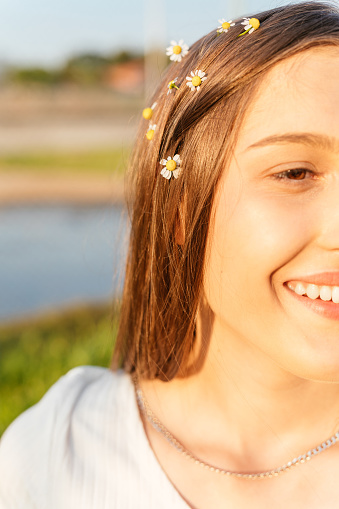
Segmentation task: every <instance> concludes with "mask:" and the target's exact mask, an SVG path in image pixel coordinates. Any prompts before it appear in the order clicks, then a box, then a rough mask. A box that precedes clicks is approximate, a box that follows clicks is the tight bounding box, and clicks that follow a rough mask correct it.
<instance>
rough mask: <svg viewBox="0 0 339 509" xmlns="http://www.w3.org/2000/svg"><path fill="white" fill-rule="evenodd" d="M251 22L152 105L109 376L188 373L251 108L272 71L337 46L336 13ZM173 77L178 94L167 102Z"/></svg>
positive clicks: (304, 11) (197, 56)
mask: <svg viewBox="0 0 339 509" xmlns="http://www.w3.org/2000/svg"><path fill="white" fill-rule="evenodd" d="M252 17H255V18H258V19H259V20H260V23H261V25H260V28H259V29H258V30H256V31H255V32H254V33H252V34H246V35H245V36H242V37H238V36H239V34H240V33H241V32H242V31H243V26H242V25H240V24H238V23H237V25H236V26H235V27H232V28H231V29H230V30H229V31H228V33H223V34H221V35H220V36H217V33H216V31H213V32H211V33H210V34H208V35H206V36H205V37H203V38H202V39H200V40H199V41H198V42H196V43H195V44H194V45H193V46H192V47H191V48H190V50H189V53H188V55H187V56H186V57H185V58H184V59H183V60H182V61H181V63H175V64H172V65H170V66H169V68H168V70H167V71H166V73H165V76H164V78H163V80H162V82H161V84H160V86H159V88H158V90H157V91H156V93H155V95H154V97H153V100H154V101H157V106H156V109H155V110H154V117H153V118H152V123H153V121H154V123H155V124H156V125H157V127H156V130H155V134H154V138H153V140H152V141H149V140H147V139H146V137H145V132H146V130H147V122H146V121H145V120H143V121H142V122H141V126H140V132H139V137H138V142H137V144H136V147H135V150H134V153H133V157H132V159H131V164H130V183H129V185H130V188H129V189H131V190H132V192H131V196H132V209H131V234H130V244H129V252H128V258H127V265H126V277H125V285H124V291H123V298H122V308H121V319H120V327H119V331H118V337H117V343H116V347H115V351H114V355H113V361H112V368H113V369H116V368H118V367H123V368H124V369H125V370H126V371H128V372H137V374H138V375H139V376H141V377H144V378H156V377H158V378H160V379H162V380H170V379H172V378H173V377H175V376H185V375H186V374H187V370H186V369H187V364H188V359H189V356H190V353H191V352H192V349H193V345H194V341H195V322H196V316H197V312H198V306H199V302H200V298H201V294H202V282H203V273H204V264H205V258H206V240H207V235H208V229H209V224H210V219H211V218H210V216H211V205H212V203H213V198H214V195H215V191H216V187H217V184H218V181H219V178H220V175H221V173H222V172H223V171H224V170H225V168H227V162H228V161H229V160H230V157H231V155H232V150H233V148H234V144H235V141H236V136H237V133H238V132H239V128H240V126H241V123H242V121H243V118H244V115H245V113H246V109H247V108H248V105H249V103H250V101H251V100H252V99H253V95H254V92H255V91H256V90H257V89H258V85H259V84H261V83H262V81H263V79H264V78H265V76H266V74H267V72H268V71H269V70H270V69H271V68H272V67H273V66H274V65H275V64H277V63H278V62H281V61H282V60H284V59H286V58H288V57H291V56H292V55H295V54H297V53H300V52H302V51H305V50H308V49H310V48H315V47H319V46H339V11H338V8H336V7H335V6H334V5H331V4H328V3H321V2H303V3H299V4H295V5H288V6H283V7H278V8H276V9H272V10H269V11H266V12H262V13H260V14H254V15H253V16H252ZM196 69H200V70H202V71H204V72H206V77H207V80H206V81H204V82H203V84H202V86H201V89H200V91H199V92H196V91H194V92H192V91H191V90H190V89H189V87H187V86H186V76H189V75H190V73H191V71H195V70H196ZM176 77H178V80H177V82H176V85H178V87H179V89H178V90H176V89H173V90H172V92H171V93H169V94H167V90H168V88H167V85H168V82H169V81H171V80H173V79H174V78H176ZM176 153H179V154H180V157H181V160H182V173H181V175H180V177H179V178H178V179H177V180H175V179H171V180H170V181H167V180H166V179H164V178H163V177H162V176H161V175H160V170H161V165H160V164H159V161H160V160H161V159H163V158H167V156H171V157H173V156H174V155H175V154H176ZM178 224H179V225H181V226H182V227H183V228H184V236H183V237H184V240H183V242H178V234H177V231H178Z"/></svg>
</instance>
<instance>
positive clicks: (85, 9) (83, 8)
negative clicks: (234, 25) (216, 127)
mask: <svg viewBox="0 0 339 509" xmlns="http://www.w3.org/2000/svg"><path fill="white" fill-rule="evenodd" d="M282 3H285V2H284V1H282V0H281V1H279V0H54V1H51V0H0V61H5V62H11V63H16V64H21V65H23V64H24V65H40V64H42V65H47V66H51V67H53V66H57V65H59V64H60V63H62V62H63V61H64V60H65V59H66V58H67V57H69V56H71V55H74V54H78V53H81V52H83V51H98V52H103V53H109V52H112V51H115V50H118V49H122V48H139V49H143V48H144V47H145V44H146V46H148V47H149V46H155V45H157V46H160V47H161V46H162V47H164V46H166V45H167V43H168V42H169V41H170V40H171V39H179V38H183V39H185V42H187V43H188V44H191V43H192V42H194V41H195V40H196V39H198V38H199V37H201V36H202V35H204V34H205V33H207V32H209V31H210V30H212V29H213V28H214V27H216V26H217V23H218V19H219V18H221V17H225V18H232V17H235V16H237V15H241V14H243V13H247V14H254V13H256V12H259V11H261V10H264V9H267V8H271V7H274V6H276V5H279V4H282Z"/></svg>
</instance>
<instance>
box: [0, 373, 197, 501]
mask: <svg viewBox="0 0 339 509" xmlns="http://www.w3.org/2000/svg"><path fill="white" fill-rule="evenodd" d="M177 508H178V509H188V505H187V504H186V502H185V501H184V499H183V498H182V497H181V496H180V495H179V493H178V492H177V491H176V489H175V488H174V487H173V485H172V484H171V482H170V481H169V479H168V478H167V477H166V474H165V473H164V471H163V470H162V468H161V467H160V465H159V463H158V462H157V460H156V458H155V455H154V453H153V451H152V449H151V447H150V445H149V442H148V439H147V437H146V434H145V431H144V427H143V423H142V421H141V419H140V415H139V410H138V406H137V402H136V398H135V393H134V386H133V382H132V380H131V378H130V376H129V375H127V374H126V373H124V372H122V371H119V372H117V373H113V372H111V371H110V370H108V369H105V368H99V367H91V366H84V367H79V368H75V369H73V370H71V371H70V372H69V373H68V374H67V375H65V376H63V377H62V378H61V379H60V380H59V381H58V382H57V383H56V384H55V385H53V387H52V388H51V389H50V390H49V391H48V392H47V394H46V395H45V396H44V397H43V398H42V400H41V401H40V402H39V403H38V404H37V405H35V406H34V407H32V408H30V409H29V410H27V411H26V412H24V413H23V414H22V415H21V416H20V417H18V419H16V420H15V421H14V423H13V424H12V425H11V426H10V427H9V428H8V429H7V430H6V432H5V433H4V435H3V438H2V440H1V442H0V509H177Z"/></svg>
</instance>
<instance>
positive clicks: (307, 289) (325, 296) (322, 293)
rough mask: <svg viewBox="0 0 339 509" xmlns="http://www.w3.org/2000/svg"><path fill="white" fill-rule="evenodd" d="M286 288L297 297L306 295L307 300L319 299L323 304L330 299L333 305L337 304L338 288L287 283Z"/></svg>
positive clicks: (338, 298)
mask: <svg viewBox="0 0 339 509" xmlns="http://www.w3.org/2000/svg"><path fill="white" fill-rule="evenodd" d="M287 286H288V287H289V288H290V289H291V290H293V291H294V292H295V293H296V294H298V295H305V294H306V295H307V297H308V298H309V299H312V300H315V299H317V298H318V297H320V299H321V300H323V301H325V302H328V301H330V300H331V299H332V301H333V302H334V303H335V304H339V286H318V285H314V284H308V285H305V284H304V283H301V282H298V283H287Z"/></svg>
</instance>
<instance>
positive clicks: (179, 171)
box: [173, 169, 181, 179]
mask: <svg viewBox="0 0 339 509" xmlns="http://www.w3.org/2000/svg"><path fill="white" fill-rule="evenodd" d="M180 173H181V170H179V169H178V170H174V171H173V177H174V178H175V179H177V178H178V177H179V175H180Z"/></svg>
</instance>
